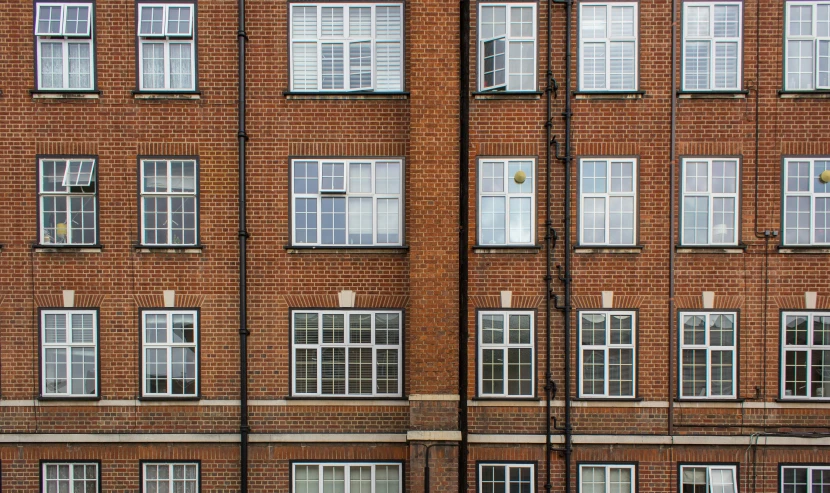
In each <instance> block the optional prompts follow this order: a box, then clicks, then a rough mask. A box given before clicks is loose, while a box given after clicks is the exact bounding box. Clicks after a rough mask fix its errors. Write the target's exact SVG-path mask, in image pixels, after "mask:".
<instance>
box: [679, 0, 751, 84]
mask: <svg viewBox="0 0 830 493" xmlns="http://www.w3.org/2000/svg"><path fill="white" fill-rule="evenodd" d="M742 6H743V3H742V2H685V3H684V4H683V90H684V91H738V90H740V89H741V59H742V51H743V42H742V32H743V31H742V30H743V26H742V18H743V14H742V12H741V9H742Z"/></svg>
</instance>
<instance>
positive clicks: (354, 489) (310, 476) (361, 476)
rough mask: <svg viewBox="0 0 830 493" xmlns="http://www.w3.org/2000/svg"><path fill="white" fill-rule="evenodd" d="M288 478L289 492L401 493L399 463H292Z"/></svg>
mask: <svg viewBox="0 0 830 493" xmlns="http://www.w3.org/2000/svg"><path fill="white" fill-rule="evenodd" d="M291 477H292V478H293V483H294V484H293V488H292V490H291V491H292V493H318V492H332V493H403V482H404V480H403V473H402V471H401V465H400V464H391V463H390V464H386V463H369V462H356V463H336V462H326V463H323V464H314V463H306V462H295V463H294V464H292V474H291Z"/></svg>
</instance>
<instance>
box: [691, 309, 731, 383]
mask: <svg viewBox="0 0 830 493" xmlns="http://www.w3.org/2000/svg"><path fill="white" fill-rule="evenodd" d="M737 319H738V315H737V313H735V312H685V313H684V312H680V397H681V398H685V399H734V398H735V397H736V387H737V365H738V351H737V339H738V320H737Z"/></svg>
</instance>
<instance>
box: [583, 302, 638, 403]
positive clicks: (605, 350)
mask: <svg viewBox="0 0 830 493" xmlns="http://www.w3.org/2000/svg"><path fill="white" fill-rule="evenodd" d="M583 315H603V316H605V342H606V343H605V344H598V345H587V344H583V343H582V322H583V320H582V316H583ZM615 315H616V316H628V317H631V343H630V344H621V343H620V344H612V343H611V323H610V319H611V317H613V316H615ZM577 317H578V318H579V321H578V324H579V325H578V332H577V334H578V335H577V344H578V345H579V355H578V357H579V369H578V371H579V389H578V392H579V397H581V398H607V399H633V398H634V397H635V396H636V393H637V313H636V312H634V311H631V310H581V311H579V313H578V314H577ZM612 349H630V350H631V358H632V359H631V365H632V368H631V394H630V395H611V394H610V391H609V387H610V371H611V369H610V364H609V363H610V359H609V351H610V350H612ZM585 351H603V353H604V359H603V370H604V372H605V373H604V377H603V379H604V391H603V392H602V393H601V394H588V393H585V392H583V389H584V386H583V380H584V365H585V357H584V352H585Z"/></svg>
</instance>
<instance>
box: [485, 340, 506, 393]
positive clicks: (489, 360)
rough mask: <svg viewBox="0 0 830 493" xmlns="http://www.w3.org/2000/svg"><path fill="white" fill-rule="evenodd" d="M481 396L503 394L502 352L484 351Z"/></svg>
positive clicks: (496, 350)
mask: <svg viewBox="0 0 830 493" xmlns="http://www.w3.org/2000/svg"><path fill="white" fill-rule="evenodd" d="M481 372H482V376H481V381H482V382H481V383H482V389H481V393H482V394H504V350H503V349H485V350H483V351H482V365H481Z"/></svg>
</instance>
